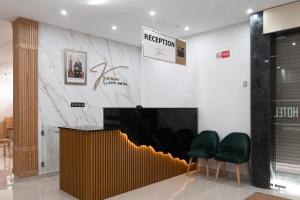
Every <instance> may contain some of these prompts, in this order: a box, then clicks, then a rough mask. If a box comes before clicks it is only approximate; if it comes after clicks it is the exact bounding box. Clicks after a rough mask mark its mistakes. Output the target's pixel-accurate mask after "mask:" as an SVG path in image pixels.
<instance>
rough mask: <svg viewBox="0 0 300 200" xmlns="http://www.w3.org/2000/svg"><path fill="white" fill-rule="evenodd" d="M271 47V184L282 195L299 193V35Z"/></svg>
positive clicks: (282, 37)
mask: <svg viewBox="0 0 300 200" xmlns="http://www.w3.org/2000/svg"><path fill="white" fill-rule="evenodd" d="M275 45H276V66H275V67H276V100H275V104H276V110H275V143H276V144H275V148H276V153H275V167H274V168H273V169H274V178H273V183H274V184H276V186H277V187H279V188H281V189H285V190H286V191H289V192H292V193H295V192H297V193H300V191H299V188H300V116H299V115H300V113H299V111H300V33H290V34H285V35H282V34H281V35H278V36H277V37H276V41H275ZM297 188H298V189H297Z"/></svg>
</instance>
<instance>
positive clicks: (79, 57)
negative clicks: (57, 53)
mask: <svg viewBox="0 0 300 200" xmlns="http://www.w3.org/2000/svg"><path fill="white" fill-rule="evenodd" d="M64 59H65V66H64V71H65V84H66V85H86V84H87V52H86V51H79V50H72V49H65V51H64Z"/></svg>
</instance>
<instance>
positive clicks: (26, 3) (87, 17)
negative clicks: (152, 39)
mask: <svg viewBox="0 0 300 200" xmlns="http://www.w3.org/2000/svg"><path fill="white" fill-rule="evenodd" d="M88 1H90V0H0V5H1V6H0V19H6V20H13V19H15V18H16V17H17V16H21V17H26V18H30V19H34V20H37V21H40V22H45V23H49V24H53V25H57V26H61V27H66V28H70V29H73V30H77V31H81V32H85V33H90V34H93V35H97V36H102V37H106V38H110V39H114V40H117V41H122V42H126V43H129V44H133V45H139V44H140V42H141V27H142V26H146V27H150V28H153V27H154V26H153V21H152V18H151V16H150V15H149V12H150V11H151V10H155V12H156V17H155V18H156V19H155V29H156V30H158V31H160V32H164V33H166V34H169V35H173V36H179V37H186V36H189V35H194V34H196V33H200V32H204V31H208V30H212V29H217V28H220V27H224V26H228V25H232V24H236V23H240V22H244V21H247V20H248V18H249V17H248V16H247V14H246V10H247V9H248V8H252V9H253V10H254V11H260V10H263V9H266V8H270V7H274V6H277V5H281V4H285V3H289V2H293V1H294V0H103V1H105V2H104V3H103V4H101V5H89V4H88ZM62 9H65V10H66V11H67V12H68V15H67V16H62V15H61V14H60V11H61V10H62ZM112 25H116V26H117V27H118V29H117V30H116V31H113V30H112V29H111V27H112ZM177 25H179V28H177ZM185 26H189V27H190V30H189V31H184V27H185Z"/></svg>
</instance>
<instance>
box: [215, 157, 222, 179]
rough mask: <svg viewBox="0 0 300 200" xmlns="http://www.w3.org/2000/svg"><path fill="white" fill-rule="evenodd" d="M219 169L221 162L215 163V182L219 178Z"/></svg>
mask: <svg viewBox="0 0 300 200" xmlns="http://www.w3.org/2000/svg"><path fill="white" fill-rule="evenodd" d="M220 167H221V161H217V172H216V180H217V179H218V177H219V173H220Z"/></svg>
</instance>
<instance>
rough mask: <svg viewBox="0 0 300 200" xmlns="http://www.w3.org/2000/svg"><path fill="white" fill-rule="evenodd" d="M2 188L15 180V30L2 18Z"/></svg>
mask: <svg viewBox="0 0 300 200" xmlns="http://www.w3.org/2000/svg"><path fill="white" fill-rule="evenodd" d="M0 35H1V37H0V96H1V98H0V189H1V188H5V187H6V186H9V185H11V184H12V182H13V174H12V168H13V143H14V142H13V141H14V125H13V30H12V24H11V22H9V21H5V20H0Z"/></svg>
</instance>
